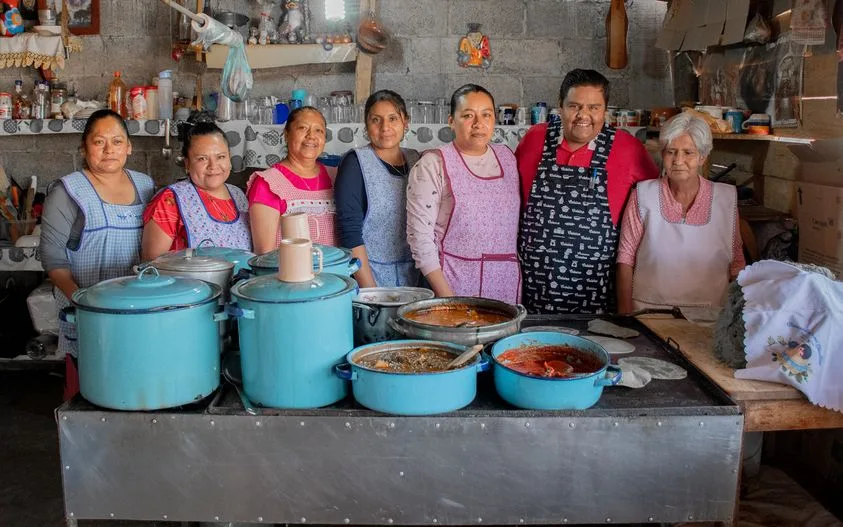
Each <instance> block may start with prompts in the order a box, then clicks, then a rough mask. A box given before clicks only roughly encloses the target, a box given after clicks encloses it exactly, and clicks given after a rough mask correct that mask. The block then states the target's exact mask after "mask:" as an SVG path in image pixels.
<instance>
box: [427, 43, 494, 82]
mask: <svg viewBox="0 0 843 527" xmlns="http://www.w3.org/2000/svg"><path fill="white" fill-rule="evenodd" d="M460 38H462V37H456V36H449V37H443V38H440V39H439V57H440V63H439V64H440V68H441V70H440V71H441V72H442V73H446V74H447V73H464V72H466V71H472V70H475V71H476V68H463V67H460V65H459V64H457V50H458V49H459V42H460ZM489 45H490V47H491V49H492V60H493V61H494V60H495V53H496V50H497V43H496V41H495V40H492V41H491V42H490V44H489Z"/></svg>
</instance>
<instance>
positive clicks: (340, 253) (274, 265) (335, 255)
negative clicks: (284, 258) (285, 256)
mask: <svg viewBox="0 0 843 527" xmlns="http://www.w3.org/2000/svg"><path fill="white" fill-rule="evenodd" d="M313 247H315V248H317V249H319V250H321V251H322V267H323V268H325V267H330V266H332V265H338V264H341V263H343V262H347V261H350V260H351V251H348V250H346V249H340V248H339V247H331V246H330V245H320V244H318V243H314V244H313ZM249 265H251V266H252V267H260V268H263V269H278V249H275V250H274V251H270V252H268V253H266V254H261V255H260V256H255V257H254V258H252V259H251V260H249ZM318 265H319V261H318V260H317V257H316V256H315V255H314V257H313V268H314V269H315V268H316V267H317V266H318Z"/></svg>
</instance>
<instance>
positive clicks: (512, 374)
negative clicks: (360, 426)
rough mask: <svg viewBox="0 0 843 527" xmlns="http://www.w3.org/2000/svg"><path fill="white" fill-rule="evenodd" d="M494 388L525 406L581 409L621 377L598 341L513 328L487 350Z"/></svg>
mask: <svg viewBox="0 0 843 527" xmlns="http://www.w3.org/2000/svg"><path fill="white" fill-rule="evenodd" d="M491 355H492V360H493V361H494V366H493V368H494V377H495V389H496V390H497V391H498V394H499V395H500V396H501V397H502V398H503V399H504V400H505V401H506V402H508V403H509V404H511V405H513V406H517V407H518V408H526V409H529V410H584V409H586V408H589V407H591V406H593V405H594V404H595V403H596V402H597V401H598V399H600V396H601V395H602V394H603V388H604V387H605V386H612V385H615V384H617V383H618V381H620V379H621V371H620V369H619V368H618V367H617V366H613V365H611V364H609V354H608V353H607V352H606V350H605V349H603V347H602V346H600V345H599V344H597V343H595V342H592V341H590V340H588V339H584V338H582V337H577V336H574V335H566V334H563V333H557V332H549V331H548V332H542V331H537V332H530V333H519V334H517V335H512V336H511V337H506V338H504V339H501V340H499V341H497V342H496V343H495V344H494V345H493V346H492V350H491Z"/></svg>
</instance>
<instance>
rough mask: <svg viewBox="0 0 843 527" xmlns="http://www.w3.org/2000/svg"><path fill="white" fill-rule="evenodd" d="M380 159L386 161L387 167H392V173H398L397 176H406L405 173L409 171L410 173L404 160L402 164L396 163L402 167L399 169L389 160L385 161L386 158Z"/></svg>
mask: <svg viewBox="0 0 843 527" xmlns="http://www.w3.org/2000/svg"><path fill="white" fill-rule="evenodd" d="M381 161H382V162H384V163H386V165H387V166H388V167H389V168H391V169H392V172H393V173H394V174H396V175H398V176H401V177H407V174H409V173H410V169H409V167H407V163H406V162H405V163H404V164H402V165H398V166H400V167H402V169H400V170H399V169H398V167H396V166H395V165H393V164H392V163H390V162H389V161H387V160H386V159H381Z"/></svg>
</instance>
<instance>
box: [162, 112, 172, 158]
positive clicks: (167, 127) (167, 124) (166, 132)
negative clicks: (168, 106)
mask: <svg viewBox="0 0 843 527" xmlns="http://www.w3.org/2000/svg"><path fill="white" fill-rule="evenodd" d="M161 155H162V156H164V159H170V156H172V155H173V147H172V146H170V120H169V119H164V147H163V148H162V149H161Z"/></svg>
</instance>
